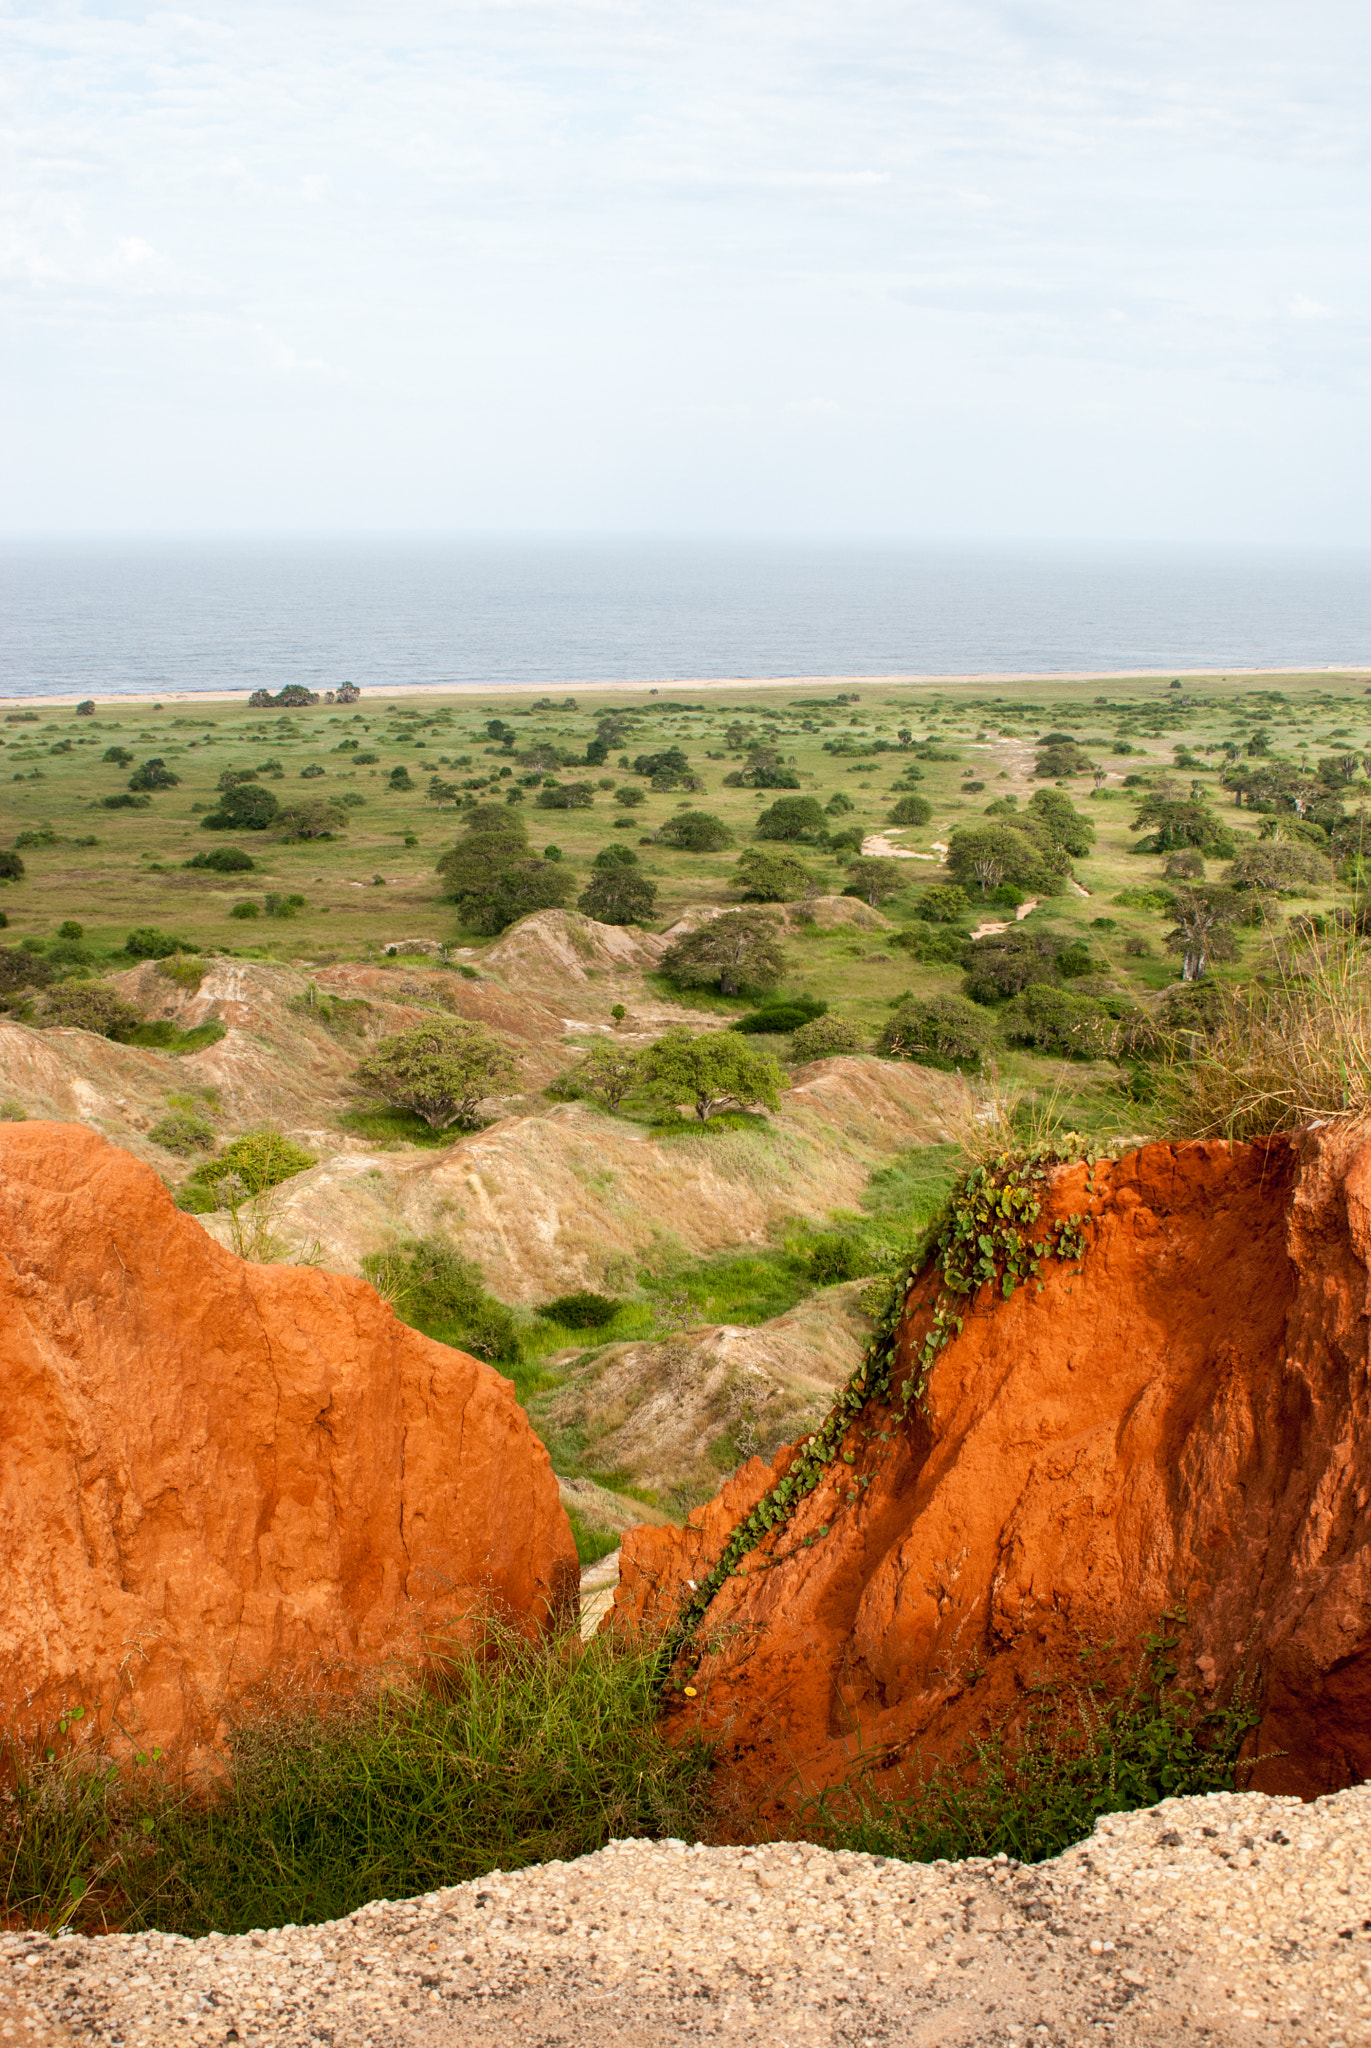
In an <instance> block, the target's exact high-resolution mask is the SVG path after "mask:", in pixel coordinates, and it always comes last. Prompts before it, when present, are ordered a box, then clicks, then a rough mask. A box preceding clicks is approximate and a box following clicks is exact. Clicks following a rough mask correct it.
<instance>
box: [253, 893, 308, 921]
mask: <svg viewBox="0 0 1371 2048" xmlns="http://www.w3.org/2000/svg"><path fill="white" fill-rule="evenodd" d="M304 907H305V899H304V897H303V896H277V895H271V896H268V897H266V898H265V899H264V901H263V905H262V908H263V909H264V910H265V911H266V914H267V916H268V917H298V916H299V914H300V912H301V911H302V910H303V909H304Z"/></svg>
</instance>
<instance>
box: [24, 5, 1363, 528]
mask: <svg viewBox="0 0 1371 2048" xmlns="http://www.w3.org/2000/svg"><path fill="white" fill-rule="evenodd" d="M1368 45H1371V19H1369V18H1368V10H1367V9H1366V7H1365V6H1364V5H1357V4H1354V0H1231V4H1230V0H1055V4H1053V0H1021V4H1015V0H1005V4H989V0H722V4H715V0H703V4H702V0H638V4H629V0H544V4H533V0H467V4H463V0H442V4H438V0H328V4H326V5H325V4H318V5H315V4H304V0H266V4H261V0H182V4H180V5H175V6H167V7H164V8H152V7H147V6H140V5H135V4H124V0H102V4H91V0H0V118H2V119H3V127H4V138H5V139H4V151H5V157H4V161H3V163H2V164H0V207H2V208H3V215H2V217H0V280H2V283H0V290H2V291H3V299H0V337H2V338H0V432H3V443H4V445H3V448H0V525H3V526H4V527H5V528H6V529H7V530H9V531H10V532H16V531H17V532H24V531H32V530H49V531H51V530H64V529H66V530H82V529H84V530H90V529H110V528H118V529H123V530H138V529H167V528H183V529H184V528H191V529H209V530H213V529H225V528H234V529H240V528H245V529H279V528H304V529H329V528H357V529H369V528H392V529H406V528H411V529H462V530H477V531H518V530H537V531H540V532H551V531H596V530H604V531H614V532H668V531H691V532H697V533H734V532H747V533H763V534H785V533H798V532H804V533H811V534H823V533H832V534H840V535H905V534H908V535H916V536H938V537H947V538H954V537H976V536H1006V537H1016V536H1022V537H1026V538H1053V537H1070V536H1083V537H1088V538H1111V537H1117V538H1120V539H1128V538H1136V537H1145V538H1153V539H1176V538H1179V539H1202V540H1213V541H1225V540H1233V541H1246V540H1270V541H1303V542H1334V541H1343V540H1352V541H1355V542H1358V543H1364V542H1367V541H1368V540H1371V486H1369V485H1368V477H1367V469H1368V463H1367V454H1368V449H1367V440H1368V436H1367V426H1368V405H1369V402H1371V401H1369V393H1368V381H1369V380H1368V349H1367V342H1368V330H1369V328H1371V291H1369V290H1368V260H1369V255H1368V252H1369V249H1371V244H1369V242H1368V232H1367V229H1368V219H1367V154H1368V125H1367V117H1366V99H1367V85H1368V76H1369V73H1368V57H1369V56H1371V49H1369V48H1368Z"/></svg>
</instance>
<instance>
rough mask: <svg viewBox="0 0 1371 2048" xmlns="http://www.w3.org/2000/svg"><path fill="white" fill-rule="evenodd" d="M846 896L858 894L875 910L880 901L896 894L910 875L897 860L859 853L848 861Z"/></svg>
mask: <svg viewBox="0 0 1371 2048" xmlns="http://www.w3.org/2000/svg"><path fill="white" fill-rule="evenodd" d="M846 872H847V887H846V888H845V889H844V890H843V894H844V896H858V897H860V898H861V900H862V902H863V903H869V904H870V905H871V907H872V909H873V910H874V909H875V907H876V905H877V904H878V903H884V902H885V901H886V900H887V899H888V898H889V897H891V896H896V895H898V894H899V892H900V890H901V889H903V887H904V885H905V882H906V880H907V879H908V877H907V876H906V875H905V873H904V871H903V869H902V867H901V864H900V862H899V861H897V860H878V859H874V858H869V857H867V856H864V855H862V854H858V856H857V858H856V859H855V860H850V861H849V862H848V863H847V870H846Z"/></svg>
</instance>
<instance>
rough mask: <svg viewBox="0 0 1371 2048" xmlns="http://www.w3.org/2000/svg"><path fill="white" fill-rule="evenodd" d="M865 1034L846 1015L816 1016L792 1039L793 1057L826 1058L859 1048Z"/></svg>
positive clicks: (795, 1058) (804, 1058)
mask: <svg viewBox="0 0 1371 2048" xmlns="http://www.w3.org/2000/svg"><path fill="white" fill-rule="evenodd" d="M861 1049H862V1034H861V1032H860V1031H859V1030H858V1029H857V1027H856V1025H855V1024H849V1023H848V1021H847V1019H846V1017H813V1018H811V1019H810V1021H809V1023H808V1024H802V1025H801V1026H800V1028H799V1030H798V1031H797V1032H796V1033H795V1036H794V1037H793V1038H792V1039H791V1041H790V1057H791V1058H792V1059H793V1060H797V1061H804V1060H827V1059H833V1058H835V1057H836V1056H837V1055H838V1054H840V1053H854V1052H860V1051H861Z"/></svg>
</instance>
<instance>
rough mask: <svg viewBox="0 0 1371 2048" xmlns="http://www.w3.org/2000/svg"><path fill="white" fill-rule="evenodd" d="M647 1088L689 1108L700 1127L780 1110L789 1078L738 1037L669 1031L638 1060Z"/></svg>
mask: <svg viewBox="0 0 1371 2048" xmlns="http://www.w3.org/2000/svg"><path fill="white" fill-rule="evenodd" d="M638 1071H639V1075H640V1077H641V1080H642V1082H643V1084H644V1085H645V1086H646V1087H648V1088H649V1089H651V1091H652V1092H653V1094H655V1095H656V1096H657V1097H658V1098H659V1099H660V1100H662V1101H664V1102H668V1103H671V1104H673V1105H674V1104H677V1103H681V1102H688V1103H689V1104H690V1105H691V1107H692V1109H693V1110H694V1112H695V1114H696V1116H697V1117H698V1118H699V1119H700V1121H701V1123H705V1122H707V1121H708V1119H709V1118H710V1117H711V1116H716V1115H717V1114H718V1113H719V1111H720V1110H724V1109H752V1108H754V1107H755V1106H757V1105H758V1104H760V1105H761V1106H762V1108H764V1109H775V1107H776V1105H777V1102H778V1100H779V1096H780V1091H781V1089H782V1088H784V1087H786V1085H787V1082H786V1078H785V1074H784V1072H783V1070H782V1069H781V1067H779V1066H778V1065H777V1063H776V1061H775V1060H774V1059H773V1058H772V1057H771V1055H770V1054H769V1053H764V1052H758V1051H756V1050H755V1048H754V1047H752V1046H751V1045H749V1044H748V1042H747V1040H746V1038H744V1037H742V1036H741V1035H740V1034H739V1033H737V1032H736V1031H705V1032H700V1033H698V1034H692V1033H691V1032H690V1031H688V1030H686V1029H685V1027H684V1026H682V1027H680V1028H679V1029H677V1030H674V1031H668V1032H667V1034H666V1036H665V1037H664V1038H659V1039H658V1040H657V1041H656V1043H655V1044H654V1045H650V1046H648V1047H647V1048H646V1049H645V1051H643V1052H642V1053H640V1054H639V1056H638Z"/></svg>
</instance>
